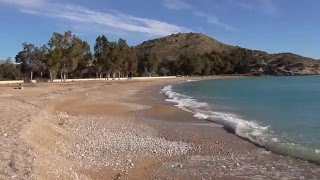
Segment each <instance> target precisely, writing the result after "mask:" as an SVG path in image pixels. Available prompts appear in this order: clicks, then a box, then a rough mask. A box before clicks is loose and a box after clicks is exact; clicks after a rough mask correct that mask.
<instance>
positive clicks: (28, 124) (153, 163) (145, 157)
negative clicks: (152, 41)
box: [0, 77, 320, 179]
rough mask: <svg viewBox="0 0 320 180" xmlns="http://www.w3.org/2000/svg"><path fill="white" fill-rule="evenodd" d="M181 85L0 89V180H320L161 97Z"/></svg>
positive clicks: (300, 164) (310, 168) (308, 167)
mask: <svg viewBox="0 0 320 180" xmlns="http://www.w3.org/2000/svg"><path fill="white" fill-rule="evenodd" d="M214 78H220V77H214ZM214 78H212V79H214ZM222 78H226V77H222ZM235 78H239V77H235ZM188 79H199V80H202V78H188ZM186 80H187V78H174V79H162V80H143V81H134V80H132V81H108V82H73V83H61V84H35V85H33V86H27V87H26V88H25V89H24V90H23V91H19V90H14V89H13V88H12V86H0V100H1V101H2V102H3V103H2V104H0V111H1V115H0V117H1V118H0V122H1V124H0V139H1V140H2V141H0V144H1V146H0V147H2V148H0V155H1V157H3V159H1V161H0V168H1V169H2V171H0V178H4V179H7V178H13V177H16V178H24V179H56V178H59V179H76V178H80V179H119V178H120V179H123V178H124V179H155V178H158V179H174V178H176V179H201V178H205V179H210V178H232V179H235V178H236V179H237V178H240V179H242V178H299V177H301V176H303V177H305V178H308V179H309V178H319V174H320V173H319V172H320V167H319V166H316V165H313V164H310V163H307V162H304V161H300V160H296V159H293V158H289V157H282V156H279V155H275V154H272V153H269V152H267V151H265V150H262V149H261V148H258V147H256V146H254V145H253V144H251V143H249V142H247V141H244V140H243V139H240V138H239V137H237V136H236V135H234V134H230V133H228V132H226V131H225V130H224V129H223V128H221V127H220V126H217V125H215V124H213V123H210V122H208V121H205V120H198V119H196V118H194V117H193V115H192V114H191V113H187V112H185V111H183V110H181V109H178V108H177V107H174V106H173V104H171V103H168V102H166V101H165V100H164V99H165V97H164V95H163V94H159V91H160V88H159V87H163V86H165V85H167V84H172V83H179V82H184V81H186ZM4 143H5V144H4ZM26 157H29V158H26Z"/></svg>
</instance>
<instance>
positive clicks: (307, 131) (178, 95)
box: [163, 76, 320, 164]
mask: <svg viewBox="0 0 320 180" xmlns="http://www.w3.org/2000/svg"><path fill="white" fill-rule="evenodd" d="M163 92H164V93H165V94H166V95H167V96H168V97H169V99H168V101H172V102H174V103H176V105H177V106H179V107H180V108H182V109H184V110H186V111H190V112H192V113H194V115H195V117H197V118H200V119H207V120H210V121H212V122H214V123H217V124H220V125H223V126H224V128H226V129H227V130H229V131H231V132H233V133H235V134H237V135H238V136H240V137H242V138H244V139H246V140H249V141H251V142H252V143H255V144H256V145H258V146H261V147H264V148H266V149H268V150H270V151H273V152H275V153H278V154H282V155H289V156H293V157H297V158H300V159H304V160H309V161H313V162H315V163H318V164H319V163H320V76H305V77H259V78H243V79H224V80H211V81H197V82H188V83H181V84H177V85H174V86H167V87H165V88H164V90H163Z"/></svg>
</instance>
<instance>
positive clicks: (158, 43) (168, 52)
mask: <svg viewBox="0 0 320 180" xmlns="http://www.w3.org/2000/svg"><path fill="white" fill-rule="evenodd" d="M135 50H136V52H137V54H138V55H140V56H141V55H143V54H146V53H150V54H154V55H156V57H157V59H158V60H159V61H160V62H161V61H164V60H169V61H170V60H171V61H179V60H180V59H181V58H180V57H181V55H183V56H184V57H187V58H190V59H192V60H193V61H199V58H195V57H200V56H204V55H206V54H208V53H213V54H214V55H215V56H218V57H219V58H220V59H222V61H229V62H228V63H229V64H230V63H233V61H245V62H246V63H248V70H247V72H246V73H252V74H265V75H277V76H282V75H313V74H320V62H319V61H317V60H315V59H312V58H307V57H303V56H300V55H296V54H293V53H279V54H268V53H266V52H263V51H257V50H250V49H245V48H241V47H236V46H231V45H226V44H224V43H221V42H219V41H217V40H215V39H213V38H211V37H209V36H206V35H204V34H200V33H186V34H182V33H179V34H173V35H170V36H167V37H163V38H158V39H154V40H149V41H145V42H143V43H142V44H140V45H138V46H136V47H135ZM200 59H201V58H200ZM228 63H225V64H228ZM236 63H238V64H239V62H236ZM211 72H213V71H211ZM221 72H222V71H221ZM221 72H220V73H221ZM214 73H216V72H214ZM224 73H237V72H234V71H225V72H224Z"/></svg>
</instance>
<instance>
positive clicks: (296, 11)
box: [0, 0, 320, 59]
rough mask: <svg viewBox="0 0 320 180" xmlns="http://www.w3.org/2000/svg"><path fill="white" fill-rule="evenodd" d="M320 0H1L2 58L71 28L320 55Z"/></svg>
mask: <svg viewBox="0 0 320 180" xmlns="http://www.w3.org/2000/svg"><path fill="white" fill-rule="evenodd" d="M319 8H320V1H318V0H305V1H302V0H197V1H194V0H134V1H133V0H131V1H129V0H122V1H114V0H113V1H111V0H90V1H89V0H78V1H75V0H69V1H64V0H0V26H1V28H0V59H6V58H7V57H12V58H13V59H14V57H15V55H16V54H17V52H18V51H20V50H21V44H22V43H23V42H30V43H34V44H36V45H39V46H40V45H42V44H45V43H47V42H48V40H49V39H50V37H51V35H52V33H53V32H60V33H63V32H64V31H66V30H71V31H72V32H74V33H76V34H77V35H78V36H79V37H81V38H82V39H84V40H86V41H88V42H89V43H90V44H91V45H93V44H94V41H95V38H96V37H97V36H99V35H101V34H105V35H106V36H107V37H108V39H109V40H113V41H116V40H117V39H118V38H119V37H122V38H125V39H126V40H127V42H128V43H129V44H130V45H137V44H139V43H141V42H143V41H145V40H148V39H152V38H156V37H161V36H166V35H170V34H172V33H177V32H191V31H192V32H202V33H204V34H207V35H209V36H211V37H213V38H215V39H217V40H219V41H221V42H224V43H226V44H231V45H237V46H242V47H245V48H251V49H258V50H264V51H267V52H269V53H278V52H293V53H297V54H301V55H304V56H308V57H312V58H316V59H319V58H320V34H319V33H320V20H319V18H320V11H319Z"/></svg>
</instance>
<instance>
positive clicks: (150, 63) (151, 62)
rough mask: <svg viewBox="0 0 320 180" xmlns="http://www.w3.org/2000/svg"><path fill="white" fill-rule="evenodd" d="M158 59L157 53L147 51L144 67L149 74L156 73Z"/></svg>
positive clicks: (143, 62)
mask: <svg viewBox="0 0 320 180" xmlns="http://www.w3.org/2000/svg"><path fill="white" fill-rule="evenodd" d="M158 63H159V62H158V59H157V57H156V55H155V54H150V53H146V54H145V55H144V57H143V61H142V64H143V67H144V71H145V72H146V73H148V74H149V76H150V77H151V76H152V73H154V72H155V71H156V70H157V68H158Z"/></svg>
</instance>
